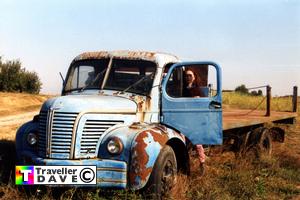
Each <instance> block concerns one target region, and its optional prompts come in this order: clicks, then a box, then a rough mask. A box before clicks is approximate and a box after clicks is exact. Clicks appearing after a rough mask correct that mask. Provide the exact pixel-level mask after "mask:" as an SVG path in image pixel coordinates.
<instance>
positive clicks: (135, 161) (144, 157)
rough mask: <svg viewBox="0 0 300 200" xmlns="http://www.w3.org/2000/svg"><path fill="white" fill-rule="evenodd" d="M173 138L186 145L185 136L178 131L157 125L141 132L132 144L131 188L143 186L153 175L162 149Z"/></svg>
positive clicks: (136, 188) (135, 188)
mask: <svg viewBox="0 0 300 200" xmlns="http://www.w3.org/2000/svg"><path fill="white" fill-rule="evenodd" d="M171 139H176V140H178V141H180V142H182V143H183V144H184V145H185V138H184V136H183V135H181V134H179V133H177V132H176V131H174V130H172V129H169V128H166V127H165V126H162V125H157V126H154V127H151V128H149V129H146V130H145V129H144V130H142V131H141V132H139V133H138V134H137V135H136V136H135V138H134V140H133V141H132V145H131V163H130V168H129V183H130V188H131V189H134V190H138V189H141V188H143V187H144V186H145V185H146V183H147V182H148V179H149V177H150V175H151V172H152V169H153V167H154V164H155V162H156V159H157V157H158V155H159V153H160V150H161V149H162V148H163V147H164V146H165V145H166V144H167V142H168V141H170V140H171Z"/></svg>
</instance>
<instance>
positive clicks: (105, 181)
mask: <svg viewBox="0 0 300 200" xmlns="http://www.w3.org/2000/svg"><path fill="white" fill-rule="evenodd" d="M21 158H22V164H23V165H29V164H32V165H54V166H55V165H96V167H97V187H101V188H118V189H125V188H126V187H127V163H126V162H124V161H117V160H108V159H99V158H96V159H84V160H59V159H45V158H40V157H38V156H36V155H35V154H33V153H32V152H29V151H24V152H23V153H22V156H21Z"/></svg>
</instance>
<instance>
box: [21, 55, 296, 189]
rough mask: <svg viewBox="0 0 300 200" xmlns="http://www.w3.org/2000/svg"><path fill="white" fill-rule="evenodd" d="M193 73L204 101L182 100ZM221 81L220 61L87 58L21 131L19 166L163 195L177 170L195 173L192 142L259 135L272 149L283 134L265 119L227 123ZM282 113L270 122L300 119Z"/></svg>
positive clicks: (81, 59) (77, 62) (76, 64)
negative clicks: (80, 171)
mask: <svg viewBox="0 0 300 200" xmlns="http://www.w3.org/2000/svg"><path fill="white" fill-rule="evenodd" d="M188 68H193V69H194V70H195V71H197V72H198V73H199V74H200V76H201V77H200V78H201V87H199V90H201V91H202V93H203V94H204V96H202V97H196V98H194V97H184V96H182V90H183V82H184V72H185V70H187V69H188ZM221 77H222V76H221V69H220V67H219V66H218V65H217V64H216V63H213V62H181V60H180V59H178V58H177V57H176V56H173V55H170V54H165V53H154V52H140V51H111V52H108V51H100V52H88V53H83V54H81V55H79V56H77V57H76V58H75V59H74V60H73V61H72V63H71V65H70V67H69V70H68V72H67V76H66V79H65V80H64V81H63V89H62V95H61V96H59V97H55V98H51V99H49V100H47V101H46V102H45V103H44V104H43V105H42V108H41V110H40V113H39V115H37V116H35V117H34V119H33V120H32V121H30V122H28V123H26V124H24V125H23V126H22V127H20V128H19V130H18V132H17V135H16V150H17V160H18V164H23V165H29V164H34V165H96V166H97V186H98V187H102V188H121V189H125V188H130V189H133V190H140V189H143V188H150V190H151V191H152V192H155V193H158V194H161V193H164V192H165V191H166V190H168V189H169V185H171V184H170V183H172V182H173V178H174V175H175V174H176V173H177V172H179V171H181V172H182V173H188V172H189V154H188V148H187V144H206V145H220V144H222V142H223V140H224V142H226V143H227V144H230V145H232V147H235V148H236V147H237V146H243V145H248V143H249V145H248V146H251V145H250V143H251V142H249V141H250V140H249V139H245V138H251V137H253V136H252V135H253V134H256V135H255V138H256V140H255V141H256V143H260V144H262V146H263V147H264V148H265V149H267V150H269V148H270V139H271V138H270V137H271V136H274V135H275V134H274V133H276V134H279V135H281V136H282V131H281V130H280V129H277V128H276V129H273V130H272V131H270V130H269V129H266V128H261V127H262V126H263V124H264V123H265V122H266V120H259V119H257V118H256V120H255V122H254V121H253V120H252V121H251V123H250V122H247V121H240V122H239V123H237V122H236V121H234V120H231V121H230V117H229V118H228V119H229V120H228V121H224V120H222V116H223V115H222V90H221V88H222V86H221V83H222V81H221ZM278 116H279V117H277V118H276V117H275V118H272V119H271V120H267V121H282V120H288V121H290V120H291V119H294V118H295V115H287V114H286V115H278ZM283 116H285V117H283ZM258 118H259V117H258ZM261 118H263V117H261ZM223 121H224V123H225V124H224V125H225V127H226V128H225V129H223V126H222V122H223ZM253 127H255V128H256V129H255V131H252V132H253V134H251V133H252V132H251V131H250V130H253ZM257 128H258V129H257ZM237 130H239V131H237ZM240 130H243V131H240ZM228 132H230V134H229V133H228ZM223 133H224V136H223ZM238 134H240V136H238ZM249 135H250V136H249ZM241 138H242V139H241ZM257 138H261V139H257ZM273 138H276V137H275V136H274V137H273ZM281 138H282V137H281ZM232 140H233V142H232ZM241 141H242V142H241ZM257 141H258V142H257ZM251 144H252V146H253V142H252V143H251Z"/></svg>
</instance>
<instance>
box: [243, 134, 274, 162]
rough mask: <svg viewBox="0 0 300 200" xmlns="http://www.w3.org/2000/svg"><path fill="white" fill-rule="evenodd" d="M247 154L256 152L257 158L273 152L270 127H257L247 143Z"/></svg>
mask: <svg viewBox="0 0 300 200" xmlns="http://www.w3.org/2000/svg"><path fill="white" fill-rule="evenodd" d="M246 148H247V152H246V153H247V154H248V155H249V153H250V155H251V153H252V154H254V156H255V158H256V159H260V158H261V157H264V156H269V155H271V153H272V137H271V134H270V131H269V129H267V128H258V129H255V130H254V131H253V132H252V133H251V136H250V138H249V141H248V145H247V147H246Z"/></svg>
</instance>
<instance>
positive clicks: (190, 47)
mask: <svg viewBox="0 0 300 200" xmlns="http://www.w3.org/2000/svg"><path fill="white" fill-rule="evenodd" d="M99 50H145V51H160V52H168V53H172V54H174V55H177V56H178V57H179V58H182V59H187V60H195V61H203V60H205V61H207V60H209V61H214V62H216V63H218V64H219V65H220V66H221V67H222V72H223V89H234V88H235V87H236V86H238V85H241V84H245V85H246V86H247V87H255V86H260V85H267V84H269V85H270V86H271V87H272V94H273V95H287V94H291V93H292V87H293V86H295V85H298V87H300V1H299V0H252V1H239V0H206V1H204V0H195V1H192V0H185V1H179V0H172V1H169V0H160V1H143V0H110V1H109V0H102V1H99V0H85V1H83V0H82V1H79V0H73V1H65V0H49V1H46V0H45V1H40V0H27V1H21V0H19V1H17V0H1V1H0V56H1V57H2V59H3V60H4V61H5V60H12V59H19V60H20V61H21V62H22V66H23V67H25V68H26V69H27V70H30V71H35V72H37V73H38V75H39V77H40V78H41V81H42V83H43V86H42V90H41V92H42V93H45V94H59V93H60V91H61V89H62V81H61V78H60V76H59V72H61V73H62V74H63V75H64V76H65V74H66V72H67V69H68V67H69V64H70V62H71V61H72V59H73V58H74V57H75V56H77V55H78V54H80V53H82V52H86V51H99Z"/></svg>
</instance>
